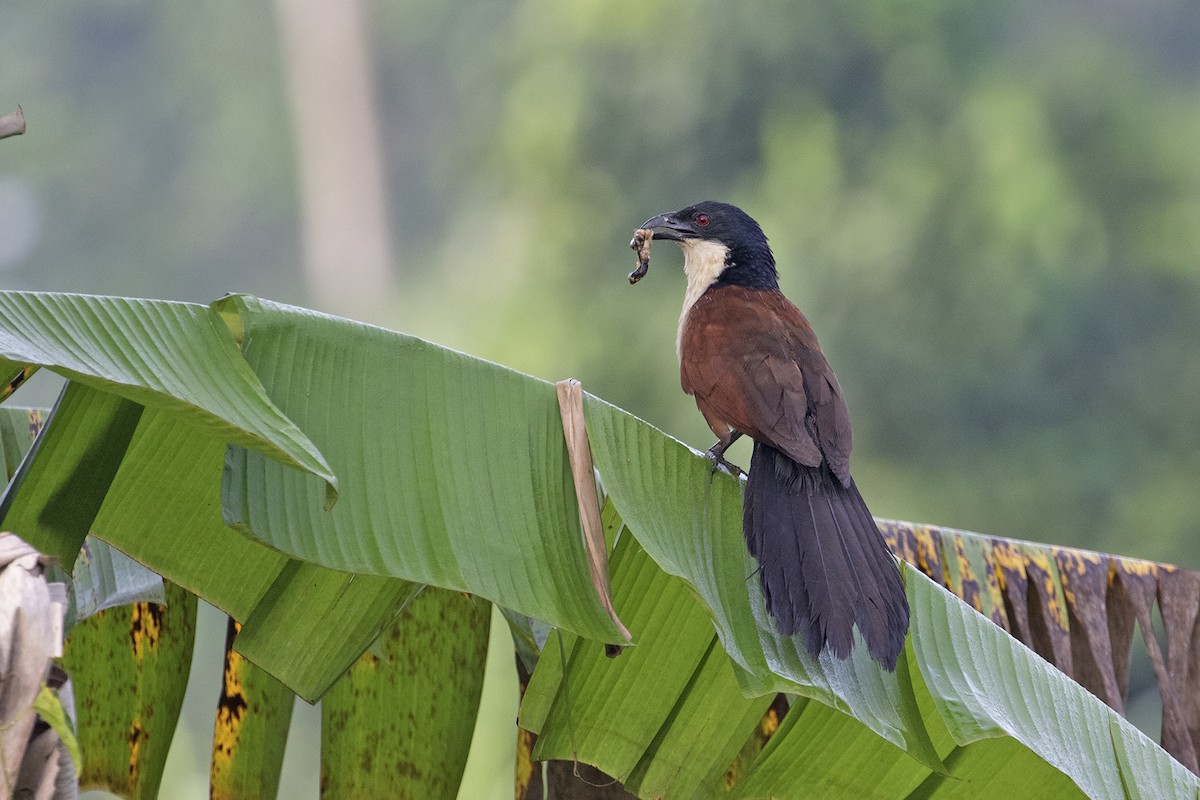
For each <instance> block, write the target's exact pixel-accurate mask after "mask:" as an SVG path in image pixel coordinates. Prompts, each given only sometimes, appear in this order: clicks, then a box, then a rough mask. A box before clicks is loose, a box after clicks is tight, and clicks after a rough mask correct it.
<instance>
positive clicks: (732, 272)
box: [642, 200, 779, 289]
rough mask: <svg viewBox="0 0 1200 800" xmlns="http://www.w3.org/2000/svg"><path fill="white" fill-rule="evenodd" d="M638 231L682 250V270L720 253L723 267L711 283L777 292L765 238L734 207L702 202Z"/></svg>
mask: <svg viewBox="0 0 1200 800" xmlns="http://www.w3.org/2000/svg"><path fill="white" fill-rule="evenodd" d="M642 227H643V228H649V229H651V230H653V231H654V238H655V239H668V240H670V241H673V242H676V243H677V244H678V245H679V246H680V247H681V248H682V249H683V252H684V257H685V263H684V266H685V269H688V265H689V262H691V261H692V260H693V259H696V260H700V259H702V258H703V259H705V260H711V259H712V258H714V257H716V256H718V255H721V254H722V253H723V256H724V259H723V260H724V264H723V265H722V268H721V269H719V270H716V271H717V272H718V274H716V275H714V276H713V281H712V282H713V283H717V284H722V283H724V284H735V285H738V286H745V287H747V288H750V289H778V288H779V279H778V277H777V276H776V273H775V257H774V256H773V255H772V254H771V248H770V246H769V245H768V244H767V237H766V236H765V235H764V234H763V232H762V228H760V227H759V226H758V223H757V222H755V221H754V218H753V217H751V216H750V215H749V214H747V213H746V212H745V211H742V210H741V209H740V208H738V207H737V206H733V205H730V204H729V203H719V202H717V201H715V200H705V201H704V202H703V203H696V204H695V205H692V206H688V207H687V208H683V209H680V210H679V211H671V212H668V213H666V214H659V215H658V216H657V217H652V218H650V219H648V220H646V222H645V223H643V225H642ZM688 271H689V273H690V272H691V271H692V270H691V269H688Z"/></svg>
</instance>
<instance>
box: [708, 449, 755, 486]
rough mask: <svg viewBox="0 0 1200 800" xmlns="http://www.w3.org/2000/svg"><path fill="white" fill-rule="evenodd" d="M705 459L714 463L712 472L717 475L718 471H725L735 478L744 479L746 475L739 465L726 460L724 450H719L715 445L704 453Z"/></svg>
mask: <svg viewBox="0 0 1200 800" xmlns="http://www.w3.org/2000/svg"><path fill="white" fill-rule="evenodd" d="M704 457H705V458H707V459H708V460H709V461H711V462H712V471H713V472H714V473H715V472H716V471H717V470H718V469H723V470H725V472H726V473H728V474H729V475H732V476H733V477H735V478H744V477H746V473H745V471H744V470H742V468H741V467H739V466H738V465H737V464H734V463H732V462H730V461H727V460H726V459H725V455H724V448H721V449H720V450H718V449H717V445H713V446H712V447H710V448H708V450H706V451H704Z"/></svg>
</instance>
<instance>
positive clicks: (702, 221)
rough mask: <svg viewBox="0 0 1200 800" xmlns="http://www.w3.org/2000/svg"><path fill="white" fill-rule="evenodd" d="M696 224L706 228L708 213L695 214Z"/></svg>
mask: <svg viewBox="0 0 1200 800" xmlns="http://www.w3.org/2000/svg"><path fill="white" fill-rule="evenodd" d="M696 224H697V225H699V226H700V227H701V228H707V227H708V214H697V215H696Z"/></svg>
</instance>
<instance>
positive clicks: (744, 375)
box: [680, 286, 852, 486]
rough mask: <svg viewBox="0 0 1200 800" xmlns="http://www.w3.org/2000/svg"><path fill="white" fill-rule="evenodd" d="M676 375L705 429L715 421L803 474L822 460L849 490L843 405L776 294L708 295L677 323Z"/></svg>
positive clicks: (738, 291)
mask: <svg viewBox="0 0 1200 800" xmlns="http://www.w3.org/2000/svg"><path fill="white" fill-rule="evenodd" d="M680 376H681V382H682V384H683V390H684V391H685V392H687V393H688V394H691V395H693V396H695V398H696V405H698V406H699V407H700V410H701V412H702V413H703V414H704V416H705V418H706V419H708V420H709V421H710V425H711V423H712V420H713V419H719V420H722V421H724V422H725V423H727V424H728V425H729V426H731V427H733V428H734V429H736V430H738V431H741V432H742V433H744V434H746V435H748V436H751V437H753V438H754V439H756V440H758V441H762V442H766V443H768V444H770V445H772V446H773V447H775V448H777V449H779V450H782V451H783V452H784V453H786V454H787V455H788V456H790V457H791V458H792V459H793V460H795V461H797V462H799V463H801V464H804V465H806V466H809V467H818V466H820V465H821V462H822V461H825V462H826V463H828V465H829V468H830V470H831V471H832V472H833V474H834V475H836V476H837V477H838V479H839V480H840V481H841V482H842V484H843V485H846V486H848V485H849V482H850V449H851V446H852V444H851V431H850V415H849V411H848V410H847V408H846V401H845V399H844V398H843V396H842V390H841V387H840V386H839V385H838V381H837V377H836V376H835V375H834V374H833V370H832V369H830V367H829V362H827V361H826V360H825V356H824V355H823V354H822V353H821V349H820V346H819V345H818V344H817V339H816V336H815V335H814V334H813V332H812V327H811V326H810V325H809V324H808V320H806V319H805V318H804V316H803V315H802V314H801V313H800V311H799V309H797V308H796V307H795V306H794V305H792V303H791V302H790V301H788V299H787V298H785V297H784V296H783V295H782V294H780V293H778V292H770V291H755V290H750V289H743V288H741V287H736V286H726V287H714V288H711V289H709V290H708V291H707V292H706V293H705V294H704V296H703V297H701V298H700V300H698V301H697V302H696V303H695V305H693V306H692V308H691V309H690V310H689V311H688V316H687V319H685V320H684V325H683V330H682V332H681V338H680ZM714 430H715V428H714ZM716 432H717V435H718V436H720V435H721V432H720V431H716Z"/></svg>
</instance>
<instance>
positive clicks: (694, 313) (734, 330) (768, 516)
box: [630, 201, 909, 670]
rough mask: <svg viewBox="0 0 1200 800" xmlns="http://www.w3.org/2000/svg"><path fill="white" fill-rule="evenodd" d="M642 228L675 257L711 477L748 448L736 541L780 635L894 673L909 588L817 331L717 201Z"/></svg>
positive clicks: (761, 244)
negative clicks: (855, 466) (859, 656)
mask: <svg viewBox="0 0 1200 800" xmlns="http://www.w3.org/2000/svg"><path fill="white" fill-rule="evenodd" d="M642 228H643V229H647V230H652V231H653V238H654V239H667V240H671V241H674V242H675V243H676V244H678V245H679V247H680V248H681V249H682V250H683V255H684V267H683V268H684V273H685V274H686V275H687V293H686V295H685V296H684V301H683V313H682V314H681V316H680V318H679V334H678V338H677V340H676V349H677V351H678V355H679V369H680V377H681V380H682V384H683V390H684V391H685V392H687V393H688V394H690V395H693V396H694V397H695V399H696V405H697V406H699V408H700V413H701V414H703V415H704V419H705V420H706V421H707V422H708V425H709V427H710V428H712V430H713V433H715V434H716V435H717V439H718V441H717V443H716V444H714V445H713V446H712V448H711V449H710V450H709V451H708V455H709V457H710V458H711V459H712V460H713V462H714V468H715V466H716V464H722V465H725V466H728V465H727V464H726V462H725V459H724V453H725V450H726V448H727V447H729V445H730V444H732V443H733V441H734V440H735V439H737V438H738V437H739V436H741V435H743V434H745V435H746V436H749V437H751V438H752V439H753V440H754V452H753V455H752V456H751V460H750V473H749V477H748V479H747V482H746V494H745V510H744V513H743V518H742V531H743V534H744V535H745V537H746V544H747V546H748V548H749V550H750V553H751V555H753V556H754V558H755V559H756V560H757V561H758V564H759V580H760V582H761V584H762V589H763V594H764V595H765V596H766V601H767V608H768V610H769V611H770V613H771V615H772V616H773V617H774V618H775V623H776V626H777V627H778V629H779V632H780V633H782V634H784V635H789V636H790V635H792V634H794V633H797V632H798V633H801V634H802V635H803V636H804V640H805V643H806V645H807V647H808V650H809V652H811V653H812V654H813V655H814V656H816V655H819V654H820V652H821V650H823V649H825V648H828V649H829V650H830V651H831V652H832V653H833V654H834V655H835V656H837V657H838V658H845V657H847V656H848V655H849V654H850V650H851V646H852V645H853V642H854V638H853V628H854V626H855V625H857V626H858V629H859V631H860V632H861V634H862V636H863V638H864V639H865V641H866V645H867V650H868V652H869V653H870V654H871V656H872V657H873V658H874V659H875V660H876V661H878V662H879V663H880V664H882V665H883V666H884V667H885V668H887V669H889V670H892V669H895V667H896V659H897V658H898V657H899V655H900V652H901V651H902V650H903V649H904V637H905V633H906V632H907V630H908V619H909V610H908V600H907V598H906V597H905V594H904V584H903V581H902V580H901V577H900V572H899V570H898V569H897V565H896V562H895V560H894V559H893V557H892V555H891V554H890V553H889V551H888V549H887V545H886V544H884V541H883V538H882V537H881V536H880V533H879V529H878V528H877V527H876V526H875V521H874V519H873V518H872V516H871V512H870V511H869V510H868V509H867V504H866V503H865V502H864V501H863V499H862V495H860V494H859V492H858V488H857V487H856V486H855V485H854V480H853V479H852V478H851V477H850V446H851V441H850V440H851V435H850V414H849V412H848V410H847V408H846V400H845V398H844V397H843V396H842V389H841V387H840V386H839V385H838V380H837V377H835V376H834V374H833V370H832V369H830V367H829V362H828V361H826V360H825V356H824V355H823V354H822V353H821V348H820V345H818V344H817V337H816V335H815V334H814V333H813V329H812V326H811V325H809V323H808V320H807V319H805V318H804V315H803V314H801V313H800V310H799V309H797V308H796V306H794V305H793V304H792V303H791V301H789V300H788V299H787V298H786V297H784V296H783V294H782V293H781V292H780V291H779V279H778V276H777V274H776V271H775V258H774V256H773V255H772V253H771V248H770V246H769V245H768V244H767V237H766V236H765V235H764V234H763V232H762V229H761V228H760V227H759V225H758V223H757V222H755V221H754V220H753V219H751V217H750V216H749V215H747V214H746V213H745V212H744V211H742V210H741V209H739V208H737V207H736V206H732V205H729V204H727V203H718V202H713V201H706V202H703V203H698V204H696V205H693V206H688V207H687V208H685V209H682V210H680V211H674V212H671V213H667V214H659V215H658V216H656V217H653V218H651V219H649V220H647V221H646V222H645V224H644V225H642ZM644 271H645V266H644V265H643V266H642V267H641V268H640V269H639V272H640V273H644ZM636 277H640V274H639V275H636V276H630V278H631V280H634V279H636Z"/></svg>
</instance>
